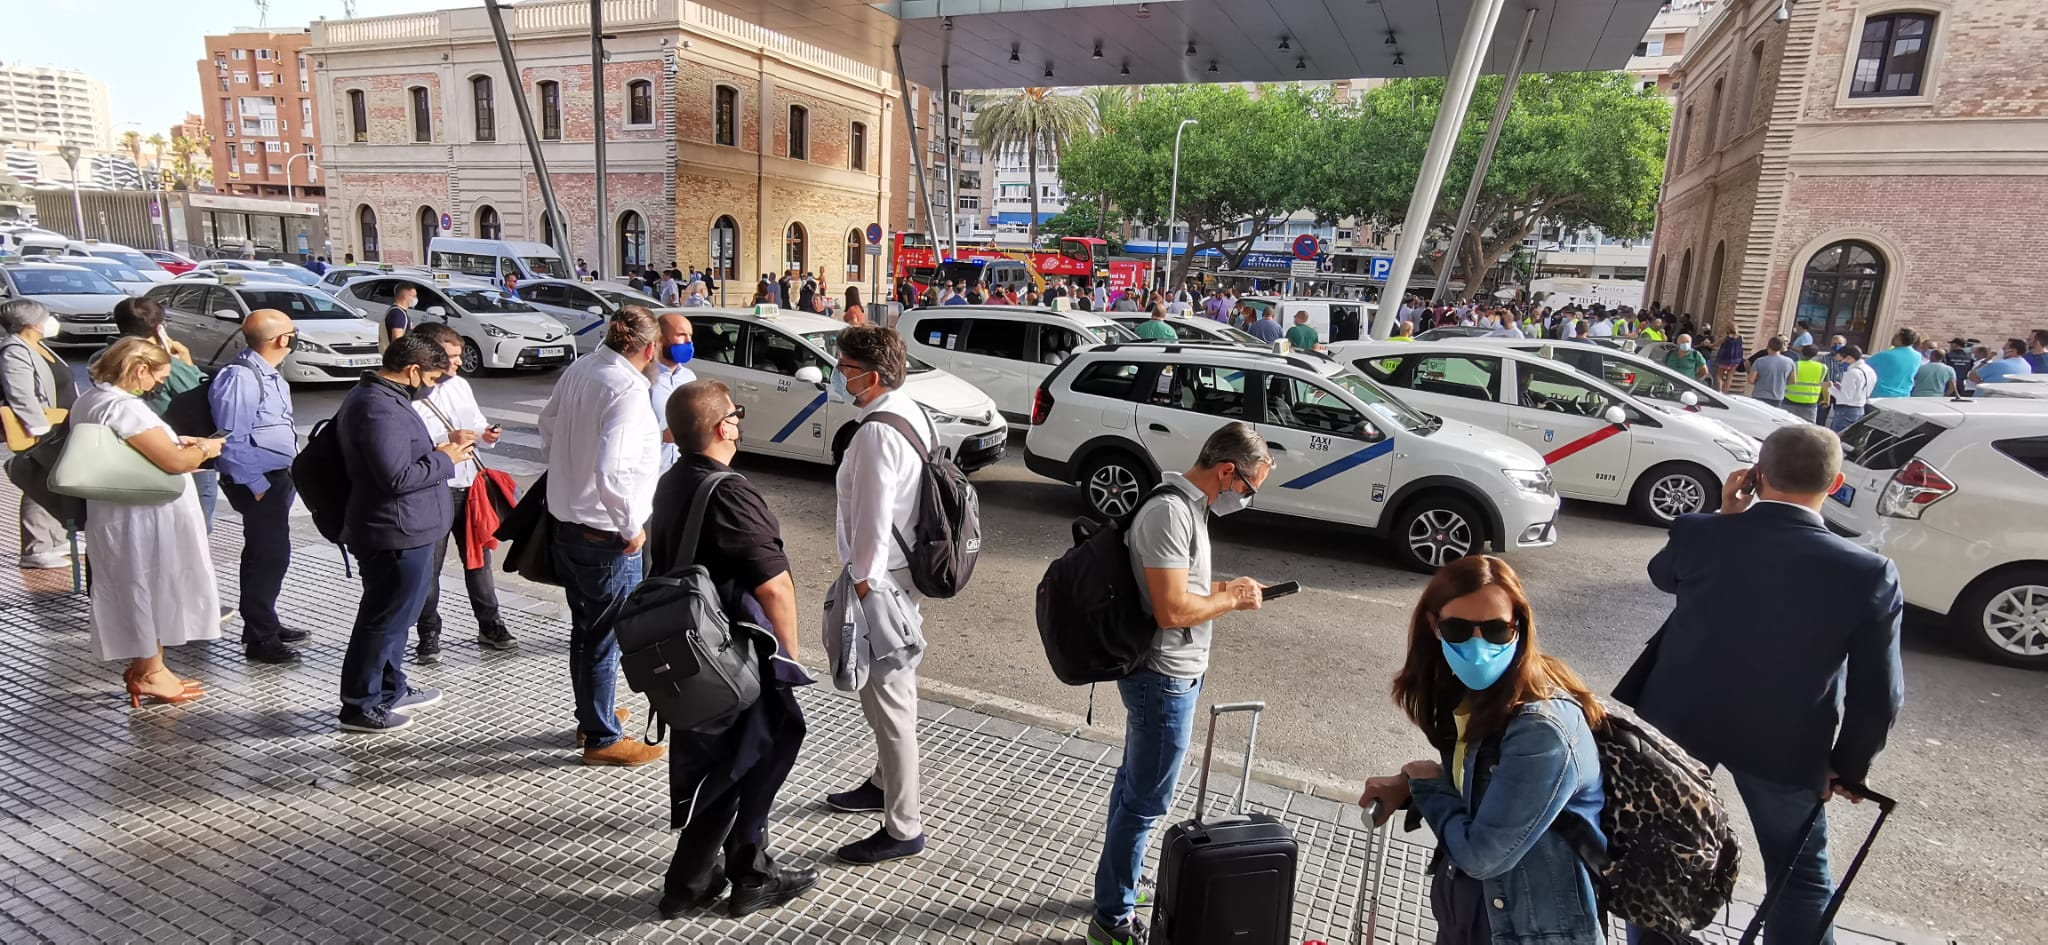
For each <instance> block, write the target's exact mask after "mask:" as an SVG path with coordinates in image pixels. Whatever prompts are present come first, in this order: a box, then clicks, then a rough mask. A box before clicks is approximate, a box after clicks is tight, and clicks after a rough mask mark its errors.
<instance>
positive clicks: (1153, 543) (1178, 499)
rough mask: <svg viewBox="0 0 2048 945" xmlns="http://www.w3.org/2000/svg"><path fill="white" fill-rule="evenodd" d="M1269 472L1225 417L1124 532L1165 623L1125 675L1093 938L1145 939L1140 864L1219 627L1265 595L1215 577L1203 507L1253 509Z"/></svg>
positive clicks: (1259, 442)
mask: <svg viewBox="0 0 2048 945" xmlns="http://www.w3.org/2000/svg"><path fill="white" fill-rule="evenodd" d="M1272 470H1273V457H1272V456H1271V455H1270V454H1268V453H1267V452H1266V441H1265V439H1264V438H1263V437H1261V436H1259V434H1258V433H1257V432H1256V431H1254V430H1253V429H1252V428H1251V427H1250V426H1249V425H1247V424H1243V423H1232V424H1229V425H1227V426H1225V427H1223V428H1222V429H1220V430H1217V431H1216V432H1215V433H1212V434H1210V436H1209V440H1208V442H1206V443H1204V444H1202V452H1201V455H1199V456H1197V457H1196V458H1195V467H1194V468H1193V469H1190V470H1188V471H1187V473H1186V474H1180V473H1167V474H1166V476H1165V479H1164V482H1163V483H1162V484H1163V485H1165V486H1167V487H1168V490H1166V491H1162V492H1161V493H1160V494H1158V495H1155V496H1153V497H1152V498H1150V499H1149V500H1147V501H1146V502H1144V503H1143V504H1141V505H1140V506H1139V507H1138V511H1137V513H1136V514H1135V515H1133V516H1132V519H1131V526H1130V529H1129V530H1128V531H1127V532H1125V534H1124V540H1125V543H1126V544H1127V545H1128V546H1129V547H1130V552H1131V569H1132V571H1134V572H1135V573H1136V574H1137V577H1138V589H1139V591H1140V595H1141V596H1142V597H1143V599H1144V603H1145V609H1146V610H1147V611H1148V612H1150V613H1151V614H1152V617H1153V620H1154V621H1155V622H1156V623H1157V624H1158V627H1159V629H1158V632H1157V634H1156V635H1155V636H1154V637H1153V641H1152V656H1151V658H1150V659H1148V660H1147V661H1146V664H1145V668H1144V669H1141V670H1139V671H1138V672H1136V673H1134V674H1132V675H1130V676H1128V677H1126V678H1124V679H1120V680H1117V689H1118V690H1119V692H1120V693H1121V694H1122V696H1123V700H1124V710H1125V720H1124V760H1123V764H1122V765H1121V766H1119V767H1118V768H1117V771H1116V784H1115V786H1114V787H1112V788H1111V789H1110V794H1109V817H1108V823H1107V826H1106V828H1105V833H1106V836H1105V837H1104V839H1103V844H1102V858H1101V860H1100V861H1099V862H1098V863H1097V865H1096V868H1095V915H1094V917H1093V918H1092V919H1091V920H1090V921H1089V923H1088V933H1087V941H1088V943H1089V945H1131V943H1133V942H1137V941H1142V936H1143V932H1142V931H1141V929H1140V927H1139V925H1138V920H1137V918H1136V916H1135V915H1134V914H1133V910H1134V909H1135V908H1136V906H1137V895H1138V891H1137V887H1138V870H1139V868H1140V867H1142V866H1143V865H1144V863H1145V842H1146V840H1147V838H1148V837H1149V835H1150V834H1151V832H1152V827H1153V825H1155V824H1157V823H1158V822H1159V818H1161V817H1164V816H1166V809H1167V807H1168V805H1169V804H1171V803H1172V801H1173V790H1174V781H1175V778H1176V776H1177V775H1179V774H1180V763H1181V758H1182V757H1183V756H1185V755H1186V754H1187V750H1188V736H1189V734H1190V732H1191V731H1192V730H1193V727H1194V715H1195V702H1196V700H1197V699H1198V698H1199V697H1200V696H1201V694H1202V676H1203V674H1205V673H1207V672H1208V671H1209V633H1210V627H1211V624H1212V623H1213V622H1214V621H1215V619H1216V618H1217V617H1219V616H1221V615H1223V614H1226V613H1229V612H1231V611H1233V610H1257V609H1258V608H1259V605H1260V604H1261V603H1262V602H1263V601H1264V597H1263V595H1262V594H1261V589H1262V585H1260V584H1259V582H1257V581H1254V580H1252V579H1251V578H1248V577H1240V578H1234V579H1232V580H1229V581H1214V580H1211V579H1210V577H1209V524H1208V518H1209V517H1208V515H1207V514H1206V513H1207V512H1212V511H1213V512H1215V513H1216V514H1217V515H1229V514H1230V513H1232V512H1236V511H1238V510H1240V509H1243V508H1245V507H1246V506H1248V505H1250V504H1251V501H1252V497H1253V496H1254V495H1257V494H1258V491H1259V486H1261V485H1263V484H1264V483H1265V481H1266V476H1267V475H1268V474H1269V473H1271V472H1272Z"/></svg>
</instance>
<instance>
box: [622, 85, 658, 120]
mask: <svg viewBox="0 0 2048 945" xmlns="http://www.w3.org/2000/svg"><path fill="white" fill-rule="evenodd" d="M626 124H629V125H651V124H654V83H652V82H649V81H647V80H646V79H635V80H633V81H631V82H628V83H626Z"/></svg>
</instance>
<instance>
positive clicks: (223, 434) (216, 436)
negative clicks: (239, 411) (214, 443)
mask: <svg viewBox="0 0 2048 945" xmlns="http://www.w3.org/2000/svg"><path fill="white" fill-rule="evenodd" d="M206 438H207V439H209V440H225V439H227V438H228V431H226V430H215V431H213V432H212V433H208V434H207V435H206Z"/></svg>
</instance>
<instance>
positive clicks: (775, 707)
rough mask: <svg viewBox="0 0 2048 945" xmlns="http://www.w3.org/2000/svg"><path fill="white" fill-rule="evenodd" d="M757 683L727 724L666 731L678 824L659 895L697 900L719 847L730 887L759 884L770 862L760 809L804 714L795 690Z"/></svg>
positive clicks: (783, 769) (782, 775) (770, 799)
mask: <svg viewBox="0 0 2048 945" xmlns="http://www.w3.org/2000/svg"><path fill="white" fill-rule="evenodd" d="M762 682H763V683H764V685H763V686H762V688H761V698H760V701H758V702H756V703H755V704H754V706H753V707H752V708H750V709H748V710H747V711H746V712H745V713H743V714H742V715H741V717H740V719H739V721H737V722H735V723H734V724H733V726H732V728H730V729H727V730H726V731H724V732H722V733H719V734H718V735H713V736H704V735H698V734H695V733H691V732H676V733H674V736H675V744H674V745H673V746H671V747H670V749H669V792H670V796H671V807H672V808H673V810H674V815H673V817H672V823H680V825H681V827H680V832H679V833H678V834H677V835H676V855H675V858H674V859H672V860H670V861H669V864H668V877H667V879H666V880H664V881H663V883H662V892H664V893H666V894H667V895H670V896H676V897H679V898H699V897H702V896H703V895H704V894H706V893H708V892H710V891H711V875H712V871H713V870H715V869H716V868H717V867H718V861H719V855H720V854H721V853H723V854H724V858H725V875H726V878H727V879H729V880H731V881H732V883H733V885H735V886H750V885H759V884H761V883H764V882H766V881H767V880H768V876H769V872H770V870H772V869H773V868H774V860H773V859H772V858H771V857H770V856H769V855H768V811H769V809H770V808H773V807H774V806H775V795H777V794H779V793H781V791H782V783H783V782H784V781H787V780H788V779H789V771H790V769H791V768H793V767H795V766H796V756H797V750H798V749H799V748H802V747H803V741H804V720H803V710H802V709H801V708H799V707H798V705H797V701H796V695H795V693H793V692H792V691H791V690H790V689H789V688H788V687H786V686H780V685H773V684H770V683H768V680H766V679H764V680H762ZM700 773H701V777H700ZM684 818H687V820H685V819H684Z"/></svg>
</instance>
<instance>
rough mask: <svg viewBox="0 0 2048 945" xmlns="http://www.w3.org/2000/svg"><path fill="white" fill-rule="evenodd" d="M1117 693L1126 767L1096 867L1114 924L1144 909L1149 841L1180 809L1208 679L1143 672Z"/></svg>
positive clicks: (1098, 909)
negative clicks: (1179, 789)
mask: <svg viewBox="0 0 2048 945" xmlns="http://www.w3.org/2000/svg"><path fill="white" fill-rule="evenodd" d="M1116 688H1117V691H1118V692H1119V693H1121V694H1122V695H1123V699H1124V712H1125V718H1124V761H1123V764H1121V765H1119V766H1117V769H1116V784H1115V785H1114V786H1112V787H1111V788H1110V790H1109V817H1108V819H1107V821H1106V823H1105V826H1104V828H1103V831H1104V836H1103V840H1102V859H1101V860H1100V861H1099V862H1097V863H1096V865H1095V917H1096V918H1097V919H1099V920H1101V921H1102V923H1103V924H1104V925H1111V926H1113V925H1115V924H1117V923H1118V922H1122V921H1124V920H1125V919H1127V918H1129V917H1130V915H1131V913H1132V911H1133V910H1134V909H1136V908H1137V905H1138V870H1139V869H1141V868H1142V867H1143V866H1144V865H1145V841H1146V840H1147V839H1149V837H1150V835H1151V833H1152V827H1153V825H1154V824H1157V823H1158V822H1159V818H1161V817H1164V816H1166V811H1167V808H1168V807H1170V806H1172V804H1173V789H1174V781H1175V780H1176V779H1177V778H1178V777H1179V775H1180V763H1181V760H1182V759H1183V758H1185V757H1186V756H1187V753H1188V737H1189V734H1190V733H1191V732H1192V731H1193V730H1194V725H1195V703H1196V702H1197V701H1198V700H1199V699H1200V698H1201V695H1202V681H1201V680H1200V679H1178V678H1175V677H1173V676H1162V675H1160V674H1158V673H1155V672H1152V671H1151V670H1139V671H1138V672H1137V673H1135V674H1133V675H1131V676H1128V677H1126V678H1124V679H1119V680H1117V683H1116Z"/></svg>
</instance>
